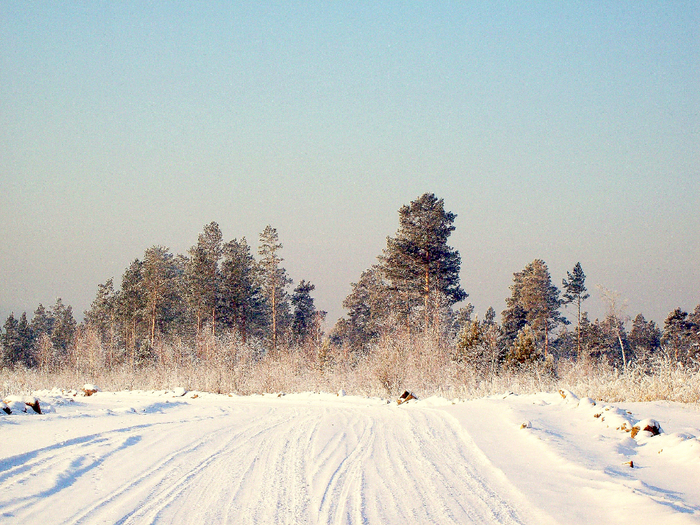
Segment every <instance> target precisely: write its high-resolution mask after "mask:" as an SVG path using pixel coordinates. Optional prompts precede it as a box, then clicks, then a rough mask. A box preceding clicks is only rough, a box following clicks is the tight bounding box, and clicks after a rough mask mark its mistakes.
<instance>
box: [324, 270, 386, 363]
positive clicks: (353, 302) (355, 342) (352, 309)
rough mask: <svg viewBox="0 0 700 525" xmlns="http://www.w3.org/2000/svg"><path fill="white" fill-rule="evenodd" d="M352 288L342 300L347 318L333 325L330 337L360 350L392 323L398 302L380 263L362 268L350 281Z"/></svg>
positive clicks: (355, 349)
mask: <svg viewBox="0 0 700 525" xmlns="http://www.w3.org/2000/svg"><path fill="white" fill-rule="evenodd" d="M351 287H352V291H351V292H350V294H348V296H347V297H346V298H345V300H344V301H343V308H345V309H346V310H348V315H347V319H340V320H339V321H338V323H337V324H336V326H335V327H334V328H333V338H334V339H340V340H342V341H345V342H347V343H348V344H349V345H350V347H351V348H352V349H353V350H354V351H358V350H362V349H363V348H365V347H366V346H367V345H368V344H369V343H371V342H372V341H374V340H375V339H377V338H378V337H379V336H380V335H381V334H382V333H383V332H385V331H386V330H387V329H389V328H390V326H391V325H392V324H393V321H394V319H393V315H395V314H396V310H395V309H394V308H393V305H394V304H395V303H396V302H397V301H396V300H394V299H393V298H392V290H391V289H390V288H389V286H388V285H387V283H386V282H385V280H384V277H383V274H382V272H381V269H380V268H379V266H377V265H374V266H372V267H371V268H369V269H367V270H365V271H364V272H362V275H360V279H359V280H358V281H357V282H356V283H352V284H351Z"/></svg>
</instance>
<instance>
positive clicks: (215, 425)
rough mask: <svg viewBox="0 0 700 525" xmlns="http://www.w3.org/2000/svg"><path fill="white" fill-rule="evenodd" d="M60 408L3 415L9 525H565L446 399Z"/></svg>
mask: <svg viewBox="0 0 700 525" xmlns="http://www.w3.org/2000/svg"><path fill="white" fill-rule="evenodd" d="M482 409H483V408H482ZM54 410H55V411H54V412H52V413H48V414H46V415H44V416H21V417H19V416H18V417H14V416H12V417H4V418H3V419H2V421H0V436H2V442H3V448H4V450H3V451H2V455H0V522H2V523H8V524H10V523H16V524H20V523H21V524H40V525H49V524H52V523H68V524H79V523H84V524H96V523H110V524H111V523H120V524H142V523H147V524H150V523H188V524H197V523H208V524H209V523H210V524H215V523H237V524H238V523H255V524H267V523H289V524H303V523H310V524H316V523H333V524H336V523H352V524H359V523H382V524H392V523H396V524H399V523H401V524H403V523H412V524H413V523H416V524H423V523H440V524H449V523H459V524H466V523H484V524H485V523H496V524H498V523H508V524H510V523H537V524H540V523H552V522H554V523H556V522H557V521H558V520H557V521H555V520H553V519H552V517H551V516H550V514H549V513H548V512H547V509H546V504H545V505H544V507H545V508H544V509H543V504H542V503H541V502H538V501H537V499H536V498H532V497H528V496H526V495H525V493H524V492H523V490H522V487H520V488H518V487H517V486H516V485H517V484H513V483H512V482H511V481H510V480H509V478H508V477H507V476H506V475H504V468H498V467H497V466H495V465H494V463H493V462H492V461H490V460H489V459H488V457H487V455H485V454H484V452H483V451H482V449H481V448H479V447H478V446H477V444H476V443H477V442H476V441H475V440H474V439H472V437H471V436H470V435H469V434H468V433H467V432H466V430H465V427H464V426H463V425H462V424H460V422H459V420H458V418H456V417H453V416H452V415H450V414H449V413H448V412H449V411H447V410H442V409H438V408H436V407H432V406H421V405H420V404H415V405H413V406H402V407H398V406H396V405H395V404H390V405H387V404H385V403H384V402H382V401H381V400H378V399H362V398H356V397H346V398H336V397H335V396H332V397H331V396H329V395H326V396H314V395H312V394H309V395H306V396H304V395H299V396H286V397H285V398H276V397H274V396H265V397H262V396H256V397H245V398H244V397H233V398H229V397H225V396H209V395H200V397H198V398H197V399H191V398H189V399H185V398H173V397H172V395H166V394H164V393H151V394H144V393H141V394H137V393H129V392H123V393H118V394H111V393H100V394H98V395H96V396H93V397H91V398H76V401H75V402H70V401H69V400H61V399H58V398H57V399H55V400H54ZM486 413H487V412H484V414H486ZM502 439H505V440H507V439H509V438H507V437H504V436H502ZM504 443H506V442H505V441H504ZM510 444H511V445H512V443H510ZM482 448H483V447H482ZM511 453H512V451H511ZM505 470H507V468H506V469H505ZM688 517H689V518H691V519H693V518H695V517H696V515H694V516H688ZM691 522H692V521H691Z"/></svg>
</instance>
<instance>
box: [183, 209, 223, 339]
mask: <svg viewBox="0 0 700 525" xmlns="http://www.w3.org/2000/svg"><path fill="white" fill-rule="evenodd" d="M221 241H222V235H221V230H220V229H219V225H218V224H217V223H216V222H211V223H210V224H207V225H206V226H205V227H204V232H203V233H200V234H199V237H198V239H197V244H196V245H195V246H193V247H192V248H190V250H189V258H187V259H186V262H185V289H186V298H187V302H188V304H189V306H190V308H192V310H193V311H194V313H195V317H196V319H197V334H199V333H200V332H201V330H202V324H203V322H204V321H205V320H206V319H208V320H209V321H210V322H211V327H212V334H215V333H216V317H217V316H216V309H217V306H218V304H219V285H220V273H219V260H220V259H221V255H222V245H221Z"/></svg>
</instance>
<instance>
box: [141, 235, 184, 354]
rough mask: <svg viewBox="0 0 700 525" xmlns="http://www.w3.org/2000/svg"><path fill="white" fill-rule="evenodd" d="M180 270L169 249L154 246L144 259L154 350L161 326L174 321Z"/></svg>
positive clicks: (147, 308)
mask: <svg viewBox="0 0 700 525" xmlns="http://www.w3.org/2000/svg"><path fill="white" fill-rule="evenodd" d="M177 277H178V270H177V266H176V264H175V261H174V258H173V255H172V254H171V253H170V252H169V250H168V248H165V247H163V246H152V247H151V248H148V249H147V250H146V253H145V254H144V257H143V273H142V280H141V286H142V289H143V295H144V298H145V300H146V311H147V316H148V326H149V333H150V345H151V348H153V346H154V344H155V337H156V332H157V328H158V327H159V325H160V326H161V331H162V327H163V326H164V325H165V324H166V323H167V322H168V321H170V320H171V319H172V317H173V315H172V311H173V309H174V307H175V302H176V301H177V300H178V297H177Z"/></svg>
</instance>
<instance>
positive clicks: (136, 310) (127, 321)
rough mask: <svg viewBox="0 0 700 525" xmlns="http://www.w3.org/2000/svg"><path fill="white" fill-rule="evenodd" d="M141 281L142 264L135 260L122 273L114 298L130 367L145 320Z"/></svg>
mask: <svg viewBox="0 0 700 525" xmlns="http://www.w3.org/2000/svg"><path fill="white" fill-rule="evenodd" d="M142 281H143V262H142V261H141V260H139V259H135V260H134V261H133V262H132V263H131V264H130V265H129V266H128V268H127V269H126V270H125V271H124V275H123V276H122V284H121V289H120V290H119V293H118V295H117V298H116V311H117V317H118V319H119V322H120V324H121V326H122V329H123V330H124V340H125V341H126V347H127V351H128V353H129V356H130V359H131V364H132V366H133V364H134V362H135V359H136V350H137V347H138V345H139V339H140V337H139V332H141V331H142V329H140V326H141V325H142V324H143V323H144V320H145V319H146V295H145V293H144V288H143V285H142Z"/></svg>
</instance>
